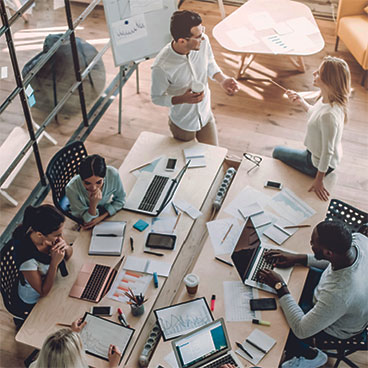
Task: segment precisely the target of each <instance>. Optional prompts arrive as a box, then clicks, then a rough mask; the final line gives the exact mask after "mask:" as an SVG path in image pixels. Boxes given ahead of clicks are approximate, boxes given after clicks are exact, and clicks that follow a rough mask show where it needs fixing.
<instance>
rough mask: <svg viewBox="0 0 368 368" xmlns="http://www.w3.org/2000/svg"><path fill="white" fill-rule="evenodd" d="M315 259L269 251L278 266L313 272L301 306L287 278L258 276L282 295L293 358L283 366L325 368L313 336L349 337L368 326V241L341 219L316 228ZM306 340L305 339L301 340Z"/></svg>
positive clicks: (268, 273) (270, 273) (268, 272)
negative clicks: (352, 230)
mask: <svg viewBox="0 0 368 368" xmlns="http://www.w3.org/2000/svg"><path fill="white" fill-rule="evenodd" d="M310 244H311V247H312V251H313V253H314V256H313V255H307V254H290V253H286V252H283V251H281V250H270V251H269V252H268V254H267V257H268V258H269V259H271V260H272V261H274V264H275V265H277V267H290V266H294V265H296V264H299V265H304V266H308V267H315V268H317V269H320V270H323V272H322V271H321V272H319V274H320V276H317V277H316V275H317V274H318V271H317V270H315V271H313V269H311V271H310V273H309V275H308V278H307V281H306V284H305V287H304V290H303V294H302V297H301V302H300V306H299V305H298V303H297V302H296V301H295V300H294V298H293V297H292V296H291V295H290V293H289V290H288V288H287V285H286V284H285V282H284V281H283V279H282V277H281V276H280V275H279V274H278V273H276V272H274V271H271V270H261V271H260V272H259V277H260V281H261V282H264V283H265V284H267V285H269V286H271V287H273V288H275V289H276V291H277V295H278V297H279V302H280V305H281V308H282V310H283V312H284V314H285V317H286V320H287V322H288V324H289V326H290V328H291V334H290V336H289V339H288V342H287V344H286V352H287V356H289V357H290V353H292V355H297V356H294V357H293V358H292V359H290V360H287V361H286V362H284V363H283V364H282V367H284V368H285V367H287V368H288V367H298V368H304V367H312V368H317V367H321V366H323V365H324V364H325V363H326V362H327V355H326V354H325V353H324V352H322V351H321V350H319V349H317V348H312V347H310V346H309V344H310V343H311V341H310V340H311V339H310V340H308V339H309V338H311V337H316V336H318V337H323V336H326V337H328V336H329V335H330V336H332V337H334V338H340V339H347V338H350V337H352V336H354V335H357V334H359V333H361V332H362V331H363V330H364V328H365V326H366V325H367V324H368V303H367V295H368V273H367V270H366V268H367V265H368V238H367V237H366V236H365V235H363V234H360V233H355V234H351V231H350V230H349V228H348V227H347V225H346V224H345V223H343V222H340V221H323V222H321V223H319V224H318V225H317V226H316V227H315V228H314V230H313V233H312V237H311V241H310ZM302 340H303V341H302Z"/></svg>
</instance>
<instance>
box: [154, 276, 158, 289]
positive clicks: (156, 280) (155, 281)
mask: <svg viewBox="0 0 368 368" xmlns="http://www.w3.org/2000/svg"><path fill="white" fill-rule="evenodd" d="M153 284H154V285H155V288H156V289H157V288H158V277H157V272H154V273H153Z"/></svg>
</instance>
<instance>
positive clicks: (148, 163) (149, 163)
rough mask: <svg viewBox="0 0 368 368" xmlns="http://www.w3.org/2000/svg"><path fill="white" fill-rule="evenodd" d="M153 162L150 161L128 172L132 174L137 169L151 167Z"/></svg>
mask: <svg viewBox="0 0 368 368" xmlns="http://www.w3.org/2000/svg"><path fill="white" fill-rule="evenodd" d="M152 162H153V161H150V162H146V163H145V164H142V165H140V166H138V167H135V168H134V169H131V170H130V171H129V172H130V173H131V172H133V171H136V170H139V169H143V168H144V167H146V166H148V165H151V164H152Z"/></svg>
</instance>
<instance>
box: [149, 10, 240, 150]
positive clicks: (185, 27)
mask: <svg viewBox="0 0 368 368" xmlns="http://www.w3.org/2000/svg"><path fill="white" fill-rule="evenodd" d="M170 32H171V35H172V37H173V41H172V42H170V43H169V44H168V45H166V46H165V47H164V48H163V49H162V50H161V51H160V53H159V54H158V55H157V57H156V60H155V62H154V63H153V66H152V86H151V98H152V102H153V103H154V104H156V105H161V106H168V107H170V113H169V127H170V130H171V133H172V135H173V136H174V137H175V138H177V139H180V140H183V141H190V140H192V139H194V138H197V139H198V141H199V142H202V143H207V144H213V145H218V137H217V128H216V122H215V119H214V116H213V114H212V111H211V92H210V90H209V88H208V77H210V78H211V79H213V80H216V81H217V82H218V83H220V85H221V87H222V88H223V89H224V90H225V91H226V93H227V94H228V95H233V94H234V93H235V92H237V91H238V90H239V87H238V84H237V82H236V81H235V79H234V78H230V77H228V76H226V75H225V74H223V73H222V72H221V69H220V68H219V67H218V65H217V64H216V61H215V58H214V56H213V53H212V49H211V45H210V43H209V39H208V37H207V36H206V35H205V33H204V32H205V28H204V26H202V18H201V16H200V15H199V14H197V13H194V12H191V11H188V10H182V11H176V12H175V13H174V14H173V15H172V17H171V23H170Z"/></svg>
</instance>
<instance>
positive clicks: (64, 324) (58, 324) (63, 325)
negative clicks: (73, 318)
mask: <svg viewBox="0 0 368 368" xmlns="http://www.w3.org/2000/svg"><path fill="white" fill-rule="evenodd" d="M56 326H62V327H72V325H71V324H68V323H59V322H57V323H56Z"/></svg>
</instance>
